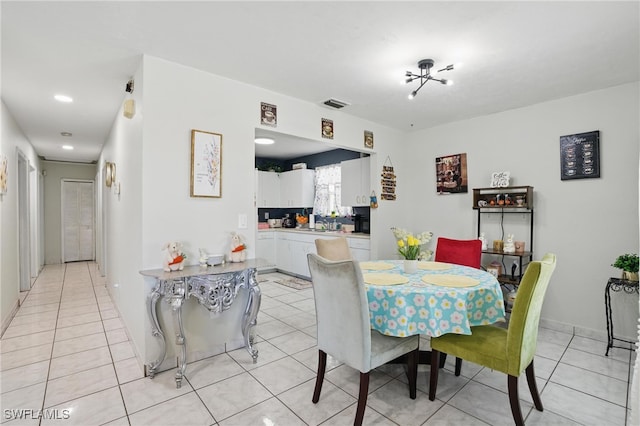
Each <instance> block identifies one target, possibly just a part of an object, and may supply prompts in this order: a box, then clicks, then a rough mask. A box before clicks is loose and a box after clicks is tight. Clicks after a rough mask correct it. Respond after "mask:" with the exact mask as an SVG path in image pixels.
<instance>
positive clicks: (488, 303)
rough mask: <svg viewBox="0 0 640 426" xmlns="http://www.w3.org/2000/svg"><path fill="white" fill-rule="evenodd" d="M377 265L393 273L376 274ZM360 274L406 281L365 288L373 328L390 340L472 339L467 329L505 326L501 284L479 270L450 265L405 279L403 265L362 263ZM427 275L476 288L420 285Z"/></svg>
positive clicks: (399, 263)
mask: <svg viewBox="0 0 640 426" xmlns="http://www.w3.org/2000/svg"><path fill="white" fill-rule="evenodd" d="M376 263H384V264H390V265H393V268H391V269H387V270H379V269H376V268H375V264H376ZM372 264H373V265H372ZM367 266H369V267H371V269H366V268H367ZM361 268H362V272H363V274H367V273H375V274H380V273H389V274H402V275H403V276H404V277H406V278H408V279H409V282H408V283H406V284H399V285H373V284H366V287H367V298H368V302H369V316H370V319H371V328H373V329H375V330H378V331H379V332H381V333H383V334H386V335H388V336H396V337H405V336H410V335H413V334H426V335H428V336H435V337H437V336H440V335H442V334H446V333H456V334H471V326H476V325H486V324H493V323H496V322H501V321H504V301H503V298H502V290H501V289H500V283H499V282H498V281H497V280H496V278H495V277H494V276H493V275H491V274H490V273H488V272H485V271H483V270H480V269H475V268H469V267H467V266H460V265H451V267H450V268H449V269H444V270H429V269H418V271H417V272H416V273H413V274H405V273H404V270H403V261H401V260H381V261H375V262H362V263H361ZM427 274H434V275H448V276H449V277H448V278H451V276H452V275H455V276H461V277H469V278H472V279H475V280H477V281H478V282H479V284H478V285H475V286H472V287H462V288H458V287H444V286H439V285H432V284H428V283H425V282H424V281H423V280H422V277H423V276H424V275H427ZM427 279H428V278H427Z"/></svg>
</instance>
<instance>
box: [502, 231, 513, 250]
mask: <svg viewBox="0 0 640 426" xmlns="http://www.w3.org/2000/svg"><path fill="white" fill-rule="evenodd" d="M502 251H503V252H505V253H515V252H516V245H515V244H514V242H513V234H507V241H505V242H504V248H503V249H502Z"/></svg>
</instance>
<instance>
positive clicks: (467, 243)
mask: <svg viewBox="0 0 640 426" xmlns="http://www.w3.org/2000/svg"><path fill="white" fill-rule="evenodd" d="M481 258H482V241H480V240H479V239H475V240H454V239H452V238H445V237H438V242H437V244H436V256H435V259H434V260H435V261H436V262H445V263H455V264H456V265H462V266H469V267H471V268H476V269H480V266H481V264H480V261H481ZM445 360H446V355H445V356H443V357H442V360H441V362H440V365H444V362H445ZM461 370H462V360H461V359H460V358H456V369H455V375H456V376H459V375H460V371H461Z"/></svg>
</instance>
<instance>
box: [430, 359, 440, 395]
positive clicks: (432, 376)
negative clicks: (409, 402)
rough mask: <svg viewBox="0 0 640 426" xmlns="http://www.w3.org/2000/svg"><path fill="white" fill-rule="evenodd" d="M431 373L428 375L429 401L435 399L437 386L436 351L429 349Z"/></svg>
mask: <svg viewBox="0 0 640 426" xmlns="http://www.w3.org/2000/svg"><path fill="white" fill-rule="evenodd" d="M430 369H431V372H430V373H429V401H433V400H434V399H436V387H437V386H438V370H440V368H439V367H438V351H436V350H433V349H431V366H430Z"/></svg>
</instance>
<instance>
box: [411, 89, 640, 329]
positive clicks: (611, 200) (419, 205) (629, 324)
mask: <svg viewBox="0 0 640 426" xmlns="http://www.w3.org/2000/svg"><path fill="white" fill-rule="evenodd" d="M638 93H639V85H638V83H633V84H627V85H622V86H617V87H613V88H610V89H606V90H600V91H595V92H590V93H585V94H582V95H578V96H573V97H569V98H564V99H559V100H555V101H551V102H545V103H542V104H538V105H533V106H530V107H526V108H521V109H516V110H511V111H506V112H502V113H499V114H493V115H489V116H484V117H479V118H475V119H471V120H466V121H460V122H456V123H451V124H447V125H443V126H439V127H436V128H432V129H428V130H425V131H421V132H417V133H415V134H412V135H411V142H410V146H411V149H410V150H409V151H410V152H411V153H412V155H411V156H410V158H409V162H410V163H409V167H410V169H411V170H415V171H419V172H416V173H414V178H413V179H412V180H411V181H410V182H411V185H409V186H408V190H409V192H410V193H413V194H415V195H416V196H415V197H414V202H415V203H416V208H415V210H416V211H419V212H420V213H421V214H416V215H414V216H413V227H414V228H415V229H417V230H422V229H427V230H431V231H433V232H434V233H435V234H436V236H438V235H441V236H451V237H454V238H475V237H476V224H477V222H476V212H475V211H474V210H472V191H471V188H478V187H488V186H489V183H490V175H491V172H494V171H503V170H506V171H511V176H512V177H513V178H512V184H513V185H531V186H533V187H534V191H535V195H534V199H535V232H534V251H535V258H536V259H540V258H541V257H542V256H543V254H544V253H545V252H554V253H556V254H557V256H558V267H557V269H556V272H555V275H554V278H553V282H552V284H551V286H550V287H549V290H548V293H547V296H546V300H545V305H544V308H543V313H542V317H543V319H545V320H549V321H552V322H557V323H562V324H570V325H574V326H578V327H581V328H584V329H587V331H589V330H592V331H595V332H596V333H597V334H599V335H600V336H602V334H603V333H605V330H606V323H605V315H604V287H605V285H606V283H607V279H608V278H609V277H611V276H615V277H618V276H620V271H619V270H617V269H614V268H612V267H611V266H610V264H611V263H613V261H614V260H615V258H616V256H617V255H618V254H621V253H627V252H629V253H637V252H638V244H639V243H638V151H639V149H638V148H639V128H638V117H639V116H640V111H639V104H640V102H639V96H638ZM592 130H600V161H601V166H600V173H601V177H600V178H599V179H579V180H571V181H561V180H560V142H559V138H560V136H563V135H569V134H574V133H581V132H587V131H592ZM458 153H467V160H468V173H469V188H470V189H469V193H468V194H457V195H444V196H438V195H436V191H435V158H436V157H439V156H442V155H448V154H458ZM418 195H420V196H418ZM488 237H489V240H492V239H498V238H494V237H499V236H496V235H488ZM516 239H518V238H517V236H516ZM434 247H435V244H434ZM614 296H616V297H615V298H614V300H613V303H614V309H615V313H616V317H614V321H616V323H615V324H616V334H618V333H620V334H621V335H623V336H634V334H635V330H634V328H635V322H636V319H637V318H638V306H637V305H638V303H637V298H636V297H633V296H631V297H629V296H625V295H614ZM618 296H621V297H618Z"/></svg>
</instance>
